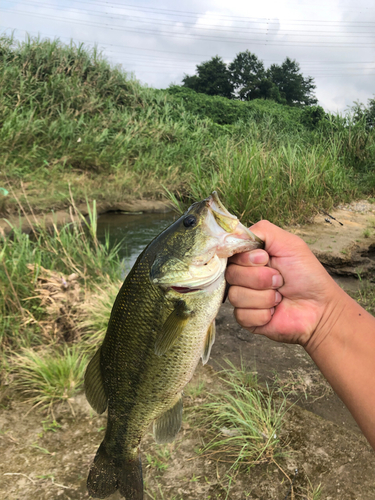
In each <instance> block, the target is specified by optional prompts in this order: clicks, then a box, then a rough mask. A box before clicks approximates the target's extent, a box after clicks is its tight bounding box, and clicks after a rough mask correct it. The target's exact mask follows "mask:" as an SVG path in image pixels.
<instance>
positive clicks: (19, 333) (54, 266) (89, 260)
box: [0, 204, 121, 349]
mask: <svg viewBox="0 0 375 500" xmlns="http://www.w3.org/2000/svg"><path fill="white" fill-rule="evenodd" d="M77 217H79V218H78V220H77ZM30 222H34V226H33V231H32V232H31V234H25V233H23V232H22V230H21V228H20V227H17V226H13V227H12V233H11V235H10V236H5V235H4V234H3V235H0V245H1V251H0V282H1V283H2V286H1V287H0V332H1V333H0V349H4V348H7V347H10V348H19V347H28V346H30V345H35V344H39V343H41V342H42V335H41V328H40V322H41V320H42V319H43V318H44V316H45V314H46V311H45V309H44V308H43V307H42V306H41V297H39V296H37V295H38V294H36V293H35V288H36V286H37V283H38V279H39V277H40V276H39V275H40V272H41V269H42V268H44V269H48V270H50V271H55V272H57V273H61V287H62V288H64V280H65V278H64V276H65V277H67V276H69V275H71V274H72V273H76V274H77V275H78V277H79V279H80V281H81V283H82V286H83V288H90V287H93V285H94V284H95V283H100V282H103V281H105V280H106V279H108V278H107V276H109V277H110V278H109V279H115V278H119V276H120V272H121V270H120V267H121V266H120V260H119V257H118V254H117V248H110V246H109V240H107V241H106V242H105V244H102V243H100V242H99V241H98V239H97V236H96V212H95V204H94V205H93V208H92V209H91V211H90V218H89V221H86V220H85V219H84V218H83V217H82V216H81V215H80V214H79V213H78V212H77V211H76V219H74V213H73V211H72V212H71V222H70V223H68V224H66V225H65V226H63V227H62V228H58V227H57V226H56V225H55V226H54V227H53V228H52V229H51V230H49V229H46V228H45V227H44V226H43V225H41V224H40V223H38V221H37V220H36V219H35V220H34V219H33V220H32V221H30Z"/></svg>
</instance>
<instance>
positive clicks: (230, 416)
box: [197, 362, 287, 470]
mask: <svg viewBox="0 0 375 500" xmlns="http://www.w3.org/2000/svg"><path fill="white" fill-rule="evenodd" d="M228 365H229V368H227V369H225V370H223V372H222V375H223V378H222V379H221V381H222V383H223V384H224V390H222V391H221V392H220V393H216V394H211V395H210V396H209V398H208V399H209V400H208V402H207V403H205V404H203V405H200V406H199V408H198V409H197V415H198V417H197V421H198V422H199V425H200V428H204V429H205V430H206V431H207V435H208V442H207V440H206V442H205V444H204V446H203V448H202V449H201V451H200V452H201V453H204V454H205V455H206V456H208V457H211V458H213V459H215V460H218V461H224V462H226V463H230V464H231V466H230V468H231V469H234V470H236V469H238V468H239V467H240V466H246V467H252V466H254V465H255V464H258V463H263V462H270V461H272V460H274V458H275V457H277V456H279V455H281V453H282V445H281V442H280V431H281V427H282V420H283V417H284V415H285V413H286V411H287V406H286V397H285V396H284V395H283V394H282V393H280V394H281V397H280V394H278V395H277V394H276V393H274V392H273V391H272V390H269V389H268V387H267V388H261V387H260V386H259V385H258V382H257V379H256V376H254V375H253V374H252V373H249V372H247V371H246V370H245V369H244V368H243V367H242V368H241V369H237V368H236V367H235V366H234V365H233V364H231V363H229V362H228Z"/></svg>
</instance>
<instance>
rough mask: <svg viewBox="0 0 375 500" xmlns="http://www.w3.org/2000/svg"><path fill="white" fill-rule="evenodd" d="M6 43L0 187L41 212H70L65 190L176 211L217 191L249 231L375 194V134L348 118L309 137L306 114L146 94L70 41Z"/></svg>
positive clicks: (2, 41) (0, 41)
mask: <svg viewBox="0 0 375 500" xmlns="http://www.w3.org/2000/svg"><path fill="white" fill-rule="evenodd" d="M0 45H1V64H0V77H1V82H2V87H1V88H2V93H1V103H0V106H1V111H2V117H3V121H2V127H1V131H0V184H1V185H6V186H8V184H9V183H10V184H11V185H12V186H13V188H14V189H15V190H16V191H17V193H20V192H21V179H22V180H23V182H25V183H27V186H28V192H29V193H30V194H29V196H30V198H29V199H30V204H31V206H32V207H34V208H35V207H36V208H37V209H38V210H39V211H42V210H44V209H46V208H51V207H53V208H55V209H56V208H59V207H63V206H67V204H68V203H67V199H68V196H67V194H68V192H69V184H70V186H71V190H72V192H73V194H74V197H75V199H77V200H78V201H83V200H84V199H85V196H86V195H89V197H90V199H94V198H95V199H97V200H108V199H110V200H112V201H123V199H124V198H125V197H141V196H143V197H146V196H152V197H154V198H155V197H161V196H164V195H165V193H169V195H168V196H169V198H170V199H172V200H173V201H174V202H175V204H176V202H177V204H178V205H179V206H181V203H180V201H179V200H182V201H183V202H191V201H196V200H197V199H201V198H202V197H206V196H207V195H208V193H209V192H210V191H211V190H212V189H215V188H216V189H218V190H219V192H220V194H221V195H222V197H223V201H224V202H225V204H227V205H228V206H229V207H231V210H233V211H234V212H235V213H236V214H237V215H240V216H243V219H244V221H245V222H249V221H251V220H257V219H260V218H268V219H271V220H273V221H274V222H277V223H279V224H280V223H284V222H288V221H296V222H299V221H304V220H306V219H310V218H311V215H312V213H314V211H315V209H314V206H319V207H322V208H326V209H329V208H330V207H332V205H333V204H334V203H336V202H340V201H347V200H348V199H349V198H350V197H353V196H360V195H361V194H362V193H365V194H367V195H370V196H371V195H372V194H373V191H374V187H375V178H374V173H373V170H372V169H371V165H372V164H373V162H374V151H375V150H374V137H375V133H374V130H372V129H368V128H366V126H365V123H364V122H363V121H359V122H356V121H354V120H353V117H352V116H350V115H347V116H345V117H341V116H338V115H337V116H335V115H326V117H325V118H324V120H320V122H319V126H316V127H313V129H311V127H308V126H304V125H303V123H304V116H305V115H306V110H305V109H299V108H297V107H290V106H283V105H280V104H277V103H274V102H272V101H261V100H255V101H251V102H239V101H237V102H235V101H230V100H227V99H224V98H218V97H210V96H204V95H203V94H196V93H194V92H189V95H188V96H186V95H184V96H181V95H180V94H181V91H182V92H183V93H184V92H185V90H186V89H185V90H184V89H179V90H178V89H177V91H176V88H175V90H174V91H173V90H171V89H170V90H169V91H162V90H156V89H151V88H147V87H143V86H141V85H140V84H139V82H137V81H135V80H132V79H129V78H128V76H127V75H126V73H124V72H122V71H121V70H120V69H119V68H112V67H110V65H109V64H108V62H107V61H106V60H105V58H103V57H102V56H101V54H99V53H98V51H97V50H95V49H93V50H90V49H86V48H85V47H83V46H81V45H79V46H77V45H75V44H74V43H70V44H68V45H64V44H62V43H61V42H60V41H57V40H55V41H53V42H52V41H48V40H41V39H40V38H29V39H28V40H27V41H26V42H25V43H21V44H19V43H17V42H15V41H14V40H13V39H11V38H9V37H6V36H4V35H3V36H2V37H1V38H0ZM181 97H182V98H181ZM202 100H203V101H204V105H202V102H203V101H202ZM220 113H221V115H222V116H221V117H219V118H218V114H220ZM228 120H229V121H228ZM104 178H105V181H106V182H103V179H104ZM51 180H52V182H51ZM146 180H147V182H146ZM7 198H8V200H7V207H8V210H12V209H14V206H15V200H14V196H11V195H8V196H7ZM22 199H23V195H22Z"/></svg>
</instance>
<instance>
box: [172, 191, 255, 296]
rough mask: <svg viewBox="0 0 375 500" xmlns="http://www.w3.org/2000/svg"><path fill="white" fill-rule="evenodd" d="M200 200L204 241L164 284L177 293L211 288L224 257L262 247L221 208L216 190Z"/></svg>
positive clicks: (221, 273) (222, 270) (217, 280)
mask: <svg viewBox="0 0 375 500" xmlns="http://www.w3.org/2000/svg"><path fill="white" fill-rule="evenodd" d="M203 203H204V204H205V205H206V208H207V210H206V215H205V218H204V221H203V224H202V230H203V231H204V233H205V234H206V237H207V238H206V239H207V244H206V245H204V246H203V247H202V248H201V251H200V252H199V254H198V255H196V256H195V257H194V258H193V259H192V260H191V261H190V264H189V267H188V269H187V270H186V271H187V272H186V273H185V274H184V276H180V279H178V280H176V281H174V282H172V283H171V282H169V284H168V285H167V286H168V288H169V289H170V290H173V291H175V292H177V293H180V294H187V293H192V292H199V291H204V292H210V291H212V290H214V289H215V288H216V287H217V286H219V284H220V283H221V282H222V280H223V279H224V273H225V268H226V265H227V260H228V257H231V256H232V255H234V254H235V253H241V252H246V251H250V250H254V249H256V248H263V247H264V242H263V241H262V240H261V239H260V238H258V236H256V235H255V234H253V233H252V232H251V231H250V230H249V229H247V228H246V227H245V226H244V225H243V224H241V222H240V221H239V219H238V218H237V217H236V216H235V215H233V214H231V213H230V212H229V211H228V210H227V209H226V208H225V206H224V205H223V204H222V203H221V201H220V199H219V196H218V194H217V192H216V191H214V192H213V193H212V194H211V195H210V196H209V197H208V198H206V199H205V200H203Z"/></svg>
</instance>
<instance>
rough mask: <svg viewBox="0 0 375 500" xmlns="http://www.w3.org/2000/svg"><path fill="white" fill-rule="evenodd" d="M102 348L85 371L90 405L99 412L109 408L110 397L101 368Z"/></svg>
mask: <svg viewBox="0 0 375 500" xmlns="http://www.w3.org/2000/svg"><path fill="white" fill-rule="evenodd" d="M100 350H101V348H100V347H99V349H98V350H97V351H96V353H95V355H94V357H93V358H92V360H91V361H90V363H89V364H88V366H87V368H86V373H85V393H86V398H87V401H88V402H89V403H90V406H91V407H92V408H93V409H94V410H95V411H96V412H98V413H99V414H100V413H103V412H104V411H105V409H106V408H107V404H108V398H107V395H106V393H105V390H104V384H103V377H102V372H101V369H100Z"/></svg>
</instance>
